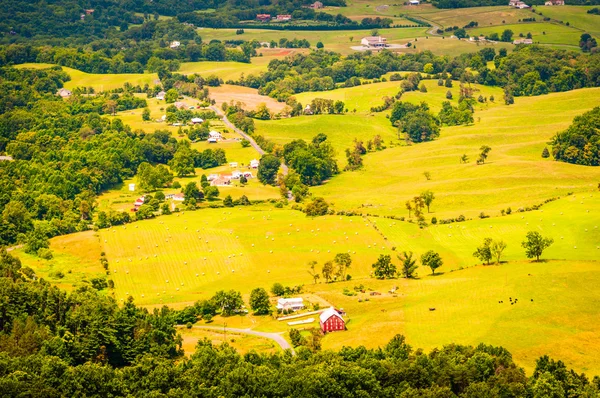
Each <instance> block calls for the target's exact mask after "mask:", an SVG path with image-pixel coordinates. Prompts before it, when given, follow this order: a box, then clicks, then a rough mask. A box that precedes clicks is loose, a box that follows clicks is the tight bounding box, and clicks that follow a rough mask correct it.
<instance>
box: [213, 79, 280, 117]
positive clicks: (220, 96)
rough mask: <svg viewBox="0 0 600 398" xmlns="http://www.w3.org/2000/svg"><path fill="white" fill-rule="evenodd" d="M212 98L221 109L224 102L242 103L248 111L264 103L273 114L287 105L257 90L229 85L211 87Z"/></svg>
mask: <svg viewBox="0 0 600 398" xmlns="http://www.w3.org/2000/svg"><path fill="white" fill-rule="evenodd" d="M210 97H211V98H212V99H214V100H215V101H217V106H219V107H220V106H221V104H222V103H223V102H230V101H231V100H233V101H235V102H237V101H240V102H241V103H242V104H244V108H245V109H247V110H250V109H256V108H257V107H258V105H259V104H261V103H263V102H264V103H265V104H267V107H268V108H269V109H270V110H271V111H273V112H279V111H281V110H282V109H283V108H284V107H285V103H283V102H277V101H276V100H274V99H273V98H271V97H267V96H266V95H260V94H258V90H256V89H253V88H249V87H242V86H233V85H229V84H224V85H222V86H220V87H211V88H210Z"/></svg>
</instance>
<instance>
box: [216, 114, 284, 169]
mask: <svg viewBox="0 0 600 398" xmlns="http://www.w3.org/2000/svg"><path fill="white" fill-rule="evenodd" d="M210 109H211V110H212V111H214V112H215V113H216V114H217V115H218V116H219V117H220V118H221V119H222V120H223V123H225V125H226V126H227V127H229V128H230V129H232V130H233V131H235V132H236V133H238V134H239V135H241V136H242V137H243V138H244V139H246V140H248V141H249V142H250V145H252V148H254V149H256V151H257V152H258V153H259V154H260V155H261V156H262V155H264V154H265V150H264V149H262V148H261V147H260V146H259V145H258V144H257V143H256V141H254V138H252V137H251V136H250V135H248V134H246V133H245V132H243V131H242V130H240V129H238V128H237V127H235V126H234V124H233V123H231V122H230V121H229V119H227V115H225V113H223V111H222V110H221V109H219V108H218V107H216V106H211V107H210ZM281 171H283V175H287V174H288V167H287V166H286V165H285V164H284V163H282V164H281Z"/></svg>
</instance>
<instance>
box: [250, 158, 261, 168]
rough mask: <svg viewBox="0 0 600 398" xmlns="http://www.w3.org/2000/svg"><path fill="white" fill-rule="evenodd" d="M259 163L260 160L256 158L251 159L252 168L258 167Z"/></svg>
mask: <svg viewBox="0 0 600 398" xmlns="http://www.w3.org/2000/svg"><path fill="white" fill-rule="evenodd" d="M259 165H260V162H259V161H258V160H256V159H252V160H251V161H250V168H252V169H258V166H259Z"/></svg>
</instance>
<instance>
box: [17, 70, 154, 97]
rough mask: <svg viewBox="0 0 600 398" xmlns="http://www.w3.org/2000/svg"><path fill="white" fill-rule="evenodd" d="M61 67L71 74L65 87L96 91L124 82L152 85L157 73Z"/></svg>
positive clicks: (111, 87) (120, 85) (119, 86)
mask: <svg viewBox="0 0 600 398" xmlns="http://www.w3.org/2000/svg"><path fill="white" fill-rule="evenodd" d="M53 66H56V65H55V64H44V63H41V64H34V63H28V64H20V65H17V66H16V67H17V68H33V69H45V68H51V67H53ZM61 68H62V69H63V70H64V71H65V72H67V73H68V74H69V76H71V80H70V81H68V82H66V83H65V88H67V89H70V90H71V89H74V88H76V87H93V88H94V90H96V91H98V92H99V91H105V90H112V89H115V88H122V87H123V85H124V84H125V83H130V84H131V85H133V86H137V85H140V86H144V84H149V85H154V84H156V83H157V80H158V75H157V74H156V73H121V74H117V73H108V74H99V73H87V72H82V71H80V70H77V69H73V68H69V67H67V66H61Z"/></svg>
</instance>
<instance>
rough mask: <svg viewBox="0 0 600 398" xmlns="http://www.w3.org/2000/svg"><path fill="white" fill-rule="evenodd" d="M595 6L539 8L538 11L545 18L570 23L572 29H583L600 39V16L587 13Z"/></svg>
mask: <svg viewBox="0 0 600 398" xmlns="http://www.w3.org/2000/svg"><path fill="white" fill-rule="evenodd" d="M594 7H595V6H560V7H554V6H544V7H542V6H538V7H536V8H537V11H539V12H541V13H542V14H543V15H544V17H549V18H552V19H555V20H557V21H563V22H564V23H567V22H569V24H570V25H571V27H573V28H577V29H581V30H582V31H585V32H588V33H590V34H591V35H593V36H596V37H600V16H598V15H593V14H588V13H587V11H588V10H589V9H591V8H594Z"/></svg>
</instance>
